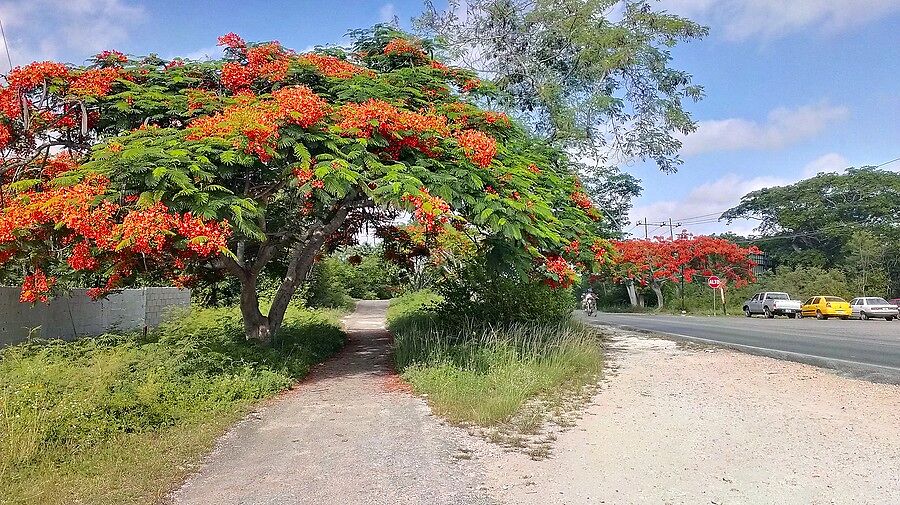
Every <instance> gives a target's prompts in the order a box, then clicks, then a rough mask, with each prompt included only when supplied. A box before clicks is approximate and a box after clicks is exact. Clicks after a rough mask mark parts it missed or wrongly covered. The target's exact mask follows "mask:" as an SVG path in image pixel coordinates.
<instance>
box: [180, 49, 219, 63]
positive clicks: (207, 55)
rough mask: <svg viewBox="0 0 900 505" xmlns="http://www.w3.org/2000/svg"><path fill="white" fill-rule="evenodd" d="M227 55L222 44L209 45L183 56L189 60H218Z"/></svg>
mask: <svg viewBox="0 0 900 505" xmlns="http://www.w3.org/2000/svg"><path fill="white" fill-rule="evenodd" d="M224 55H225V48H224V47H222V46H209V47H203V48H200V49H197V50H196V51H191V52H189V53H187V54H184V55H178V56H182V57H184V58H187V59H189V60H201V61H203V60H218V59H221V58H222V57H223V56H224Z"/></svg>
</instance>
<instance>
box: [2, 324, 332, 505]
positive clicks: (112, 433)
mask: <svg viewBox="0 0 900 505" xmlns="http://www.w3.org/2000/svg"><path fill="white" fill-rule="evenodd" d="M342 343H343V333H342V332H341V331H340V329H339V327H338V324H337V322H336V320H335V317H334V316H333V315H331V314H327V313H322V312H311V311H305V310H299V309H294V308H292V309H290V310H289V313H288V314H287V316H286V320H285V326H284V328H283V330H282V332H280V333H279V335H278V339H277V341H276V342H275V345H274V346H273V347H261V346H258V345H256V344H254V343H251V342H247V341H246V340H245V339H244V336H243V330H242V327H241V319H240V315H239V313H238V312H237V311H236V310H233V309H200V310H194V311H193V312H192V313H191V314H190V316H189V317H184V318H181V319H176V320H173V321H171V322H170V323H168V324H165V325H163V326H162V327H160V328H159V329H158V330H157V331H155V332H153V333H152V334H151V335H150V336H149V337H148V338H143V337H141V335H140V334H126V335H104V336H101V337H97V338H85V339H81V340H77V341H74V342H63V341H58V340H57V341H46V342H33V343H27V344H22V345H17V346H13V347H9V348H7V349H4V350H3V351H2V352H0V496H3V497H4V498H5V499H8V500H9V502H10V503H28V502H30V503H54V502H59V503H71V502H84V503H97V502H98V501H97V500H96V498H97V496H99V495H93V494H92V493H93V492H94V491H96V492H97V493H99V494H100V495H103V496H104V497H105V498H104V499H105V500H106V502H107V503H121V502H127V501H130V498H129V499H126V498H127V496H126V493H129V492H131V491H133V487H134V486H137V485H138V483H139V482H143V483H144V485H145V486H146V487H147V488H149V489H151V490H156V491H159V487H160V483H158V482H156V483H153V482H150V483H147V482H146V480H145V479H146V478H145V477H144V476H142V475H141V472H142V470H141V469H143V468H148V467H153V468H156V471H157V472H159V475H160V476H161V477H162V478H166V482H168V479H171V478H172V477H173V476H175V475H176V474H177V473H178V472H179V470H178V469H177V468H175V467H170V466H168V465H160V464H157V462H158V461H160V460H161V459H165V458H167V457H169V455H170V453H172V452H178V451H177V449H178V448H176V447H165V446H163V447H155V449H154V450H153V451H149V452H144V451H146V448H145V449H143V450H142V452H139V454H140V458H137V456H135V454H136V453H135V452H134V450H133V449H132V450H131V452H129V453H128V454H126V453H124V452H123V453H122V454H116V448H120V449H121V448H123V447H132V448H134V447H153V446H154V445H153V444H156V443H157V442H154V441H158V440H169V439H170V438H171V443H177V444H185V442H184V440H183V437H184V436H186V435H188V434H189V433H190V431H191V430H188V429H186V428H187V427H192V426H193V427H196V431H197V432H198V433H201V432H205V433H207V434H208V437H207V438H205V439H204V440H208V441H210V442H211V440H212V439H213V438H214V436H215V433H216V431H217V430H218V429H223V428H224V427H225V424H222V423H220V421H219V420H221V419H224V420H230V419H233V418H234V417H236V416H237V415H239V414H240V412H242V411H243V409H245V408H246V406H247V405H249V404H250V403H251V402H253V401H255V400H258V399H261V398H265V397H268V396H272V395H274V394H276V393H278V392H279V391H282V390H284V389H286V388H288V387H289V386H290V385H291V384H292V383H293V382H294V381H296V380H297V379H299V378H300V377H302V376H304V375H305V374H306V373H307V372H308V371H309V367H310V366H311V365H312V364H314V363H317V362H319V361H322V360H323V359H324V358H325V357H327V356H329V355H331V354H333V353H334V352H336V351H337V350H338V349H339V348H340V347H341V345H342ZM210 423H212V424H210ZM212 425H215V426H216V429H207V426H212ZM176 433H181V434H182V435H179V436H177V437H176V436H173V435H172V434H176ZM138 441H140V442H138ZM191 444H193V442H191ZM191 444H188V446H190V447H193V449H192V450H193V451H202V450H203V449H204V448H205V447H204V446H203V444H199V445H197V444H195V445H196V447H194V446H191ZM178 450H180V449H178ZM101 455H102V456H101ZM181 456H182V457H189V458H195V457H196V456H197V452H191V453H189V454H181ZM99 458H102V460H100V459H99ZM122 458H130V460H131V462H130V463H129V466H128V467H127V468H129V469H131V470H130V471H124V470H122V468H123V467H121V466H120V465H121V464H122ZM135 458H137V459H136V460H135ZM98 465H99V466H100V467H102V468H101V469H98V468H97V466H98ZM103 465H108V466H103ZM179 465H180V463H179ZM100 470H102V471H100ZM98 472H99V475H101V476H103V477H104V479H106V480H107V481H108V482H107V483H106V487H102V486H101V487H102V489H100V490H98V489H96V486H97V482H96V478H95V476H96V475H98ZM105 472H110V474H109V475H106V473H105ZM116 475H118V476H119V478H121V479H123V480H122V481H116V480H115V477H111V476H116ZM164 486H165V484H163V487H164ZM26 497H28V498H26ZM131 498H134V500H135V501H137V502H140V501H148V500H146V499H141V498H140V496H138V497H134V496H132V497H131ZM151 501H152V500H151ZM4 503H5V501H4Z"/></svg>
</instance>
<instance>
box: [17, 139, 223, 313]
mask: <svg viewBox="0 0 900 505" xmlns="http://www.w3.org/2000/svg"><path fill="white" fill-rule="evenodd" d="M59 159H60V161H59V163H61V164H64V165H66V166H69V165H70V163H71V162H70V161H69V160H67V159H66V157H62V156H60V157H59ZM108 186H109V180H108V179H106V178H105V177H103V176H100V175H97V174H92V175H90V176H88V177H87V178H85V179H84V180H83V181H82V182H79V183H76V184H73V185H70V186H60V187H55V186H51V185H49V184H47V185H45V186H44V187H42V188H39V189H38V188H36V189H33V190H29V191H25V192H21V193H12V192H8V193H7V194H6V195H4V197H5V198H4V206H3V207H2V208H0V251H2V255H0V256H2V259H3V260H4V261H8V260H9V259H11V258H12V257H14V256H16V255H17V254H26V255H27V254H30V253H29V246H28V244H29V243H47V242H50V243H53V244H55V246H54V249H55V250H58V251H60V253H62V254H63V256H62V258H61V259H65V262H66V264H68V266H69V267H70V268H71V269H72V270H73V271H76V272H77V271H94V270H96V269H97V268H98V267H99V265H100V262H101V258H104V259H105V261H109V260H110V259H114V262H115V264H116V267H115V268H114V272H113V276H112V277H110V281H109V282H108V283H107V286H106V287H105V288H104V289H106V290H109V289H113V288H114V287H116V285H117V283H118V282H119V281H120V280H121V279H122V278H123V277H125V276H127V275H130V272H129V270H128V269H129V267H128V266H127V265H128V263H129V261H130V260H129V258H130V257H132V256H133V255H148V257H151V258H159V259H161V258H163V257H165V256H166V255H171V254H176V255H182V256H183V255H193V256H194V257H209V256H212V255H215V254H218V253H219V252H221V251H223V250H225V248H226V239H227V237H228V235H229V233H230V231H229V227H228V223H227V222H224V221H222V222H215V221H204V220H202V219H199V218H196V217H193V216H191V215H190V214H189V213H188V214H184V215H179V214H177V213H172V212H170V211H169V209H168V208H167V207H166V206H165V205H163V204H162V203H156V204H155V205H152V206H150V207H148V208H144V209H141V208H138V209H132V208H126V207H123V206H120V205H119V204H116V203H113V202H111V201H108V200H104V199H103V197H104V196H105V195H106V193H107V188H108ZM65 251H68V253H66V252H65ZM38 259H39V260H40V261H46V260H49V259H50V258H47V257H43V258H38ZM42 275H43V274H42V272H40V270H36V271H35V274H34V275H33V276H30V277H28V278H26V281H25V284H24V285H23V291H22V292H23V301H30V302H34V301H44V300H46V296H45V293H46V292H47V291H49V288H50V287H52V284H53V282H52V280H47V279H46V278H44V277H42Z"/></svg>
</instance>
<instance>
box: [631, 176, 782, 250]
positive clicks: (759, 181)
mask: <svg viewBox="0 0 900 505" xmlns="http://www.w3.org/2000/svg"><path fill="white" fill-rule="evenodd" d="M790 182H791V181H790V180H788V179H785V178H779V177H765V176H764V177H754V178H751V179H743V178H741V177H740V176H738V175H736V174H727V175H725V176H723V177H721V178H719V179H716V180H714V181H711V182H706V183H703V184H700V185H699V186H697V187H695V188H694V189H692V190H691V191H690V192H689V193H688V194H687V195H686V196H685V197H684V198H681V199H678V200H662V201H657V202H652V203H648V204H645V205H637V206H635V207H634V209H632V211H631V213H630V216H631V220H632V224H633V223H634V222H637V221H639V220H640V221H642V220H643V219H644V218H647V219H648V220H649V221H650V222H651V223H653V222H656V223H663V222H668V219H669V218H670V217H671V218H672V220H673V222H674V223H676V224H677V223H678V222H682V223H683V225H682V226H681V228H684V229H687V230H688V231H689V232H691V233H693V234H695V235H700V234H708V233H714V232H723V231H732V232H734V233H738V234H742V235H746V234H749V233H750V232H752V230H753V228H754V227H755V226H756V225H755V224H754V223H753V222H751V221H743V220H742V221H740V222H738V221H736V222H734V223H733V224H732V225H730V226H728V225H727V224H726V223H725V222H718V221H717V219H718V218H719V216H720V215H721V214H722V212H723V211H725V210H727V209H729V208H731V207H734V206H735V205H737V203H738V202H739V201H740V200H741V197H742V196H744V195H745V194H747V193H749V192H751V191H756V190H757V189H762V188H767V187H772V186H781V185H784V184H789V183H790ZM678 231H679V229H676V230H675V233H678ZM632 233H633V234H634V235H635V236H638V235H643V228H641V227H639V228H635V229H634V230H633V231H632ZM650 233H651V235H665V236H668V234H669V231H668V227H666V228H665V229H661V228H660V229H657V230H656V231H655V232H654V231H653V227H652V226H651V232H650Z"/></svg>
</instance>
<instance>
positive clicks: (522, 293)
mask: <svg viewBox="0 0 900 505" xmlns="http://www.w3.org/2000/svg"><path fill="white" fill-rule="evenodd" d="M438 293H439V294H440V295H441V296H442V297H443V301H442V302H441V303H440V304H439V305H438V306H437V307H436V308H435V311H436V313H437V314H438V316H439V317H440V318H442V319H443V320H445V321H446V322H447V323H448V324H461V323H462V322H464V321H470V320H473V321H483V322H485V323H489V324H492V325H503V324H521V323H526V324H557V323H561V322H564V321H568V320H569V318H570V317H571V315H572V310H574V309H575V305H576V304H575V296H574V295H573V294H572V291H571V290H570V289H553V288H550V287H549V286H547V285H546V284H543V283H540V282H536V281H532V280H527V279H522V278H520V277H518V276H517V275H515V274H512V273H506V272H497V271H494V270H492V269H489V268H485V267H483V266H481V265H479V264H474V263H473V264H470V265H468V266H467V267H465V268H463V269H461V270H460V271H459V272H458V274H457V275H456V276H454V277H451V278H448V279H446V280H444V281H443V282H441V284H440V285H439V287H438Z"/></svg>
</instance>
